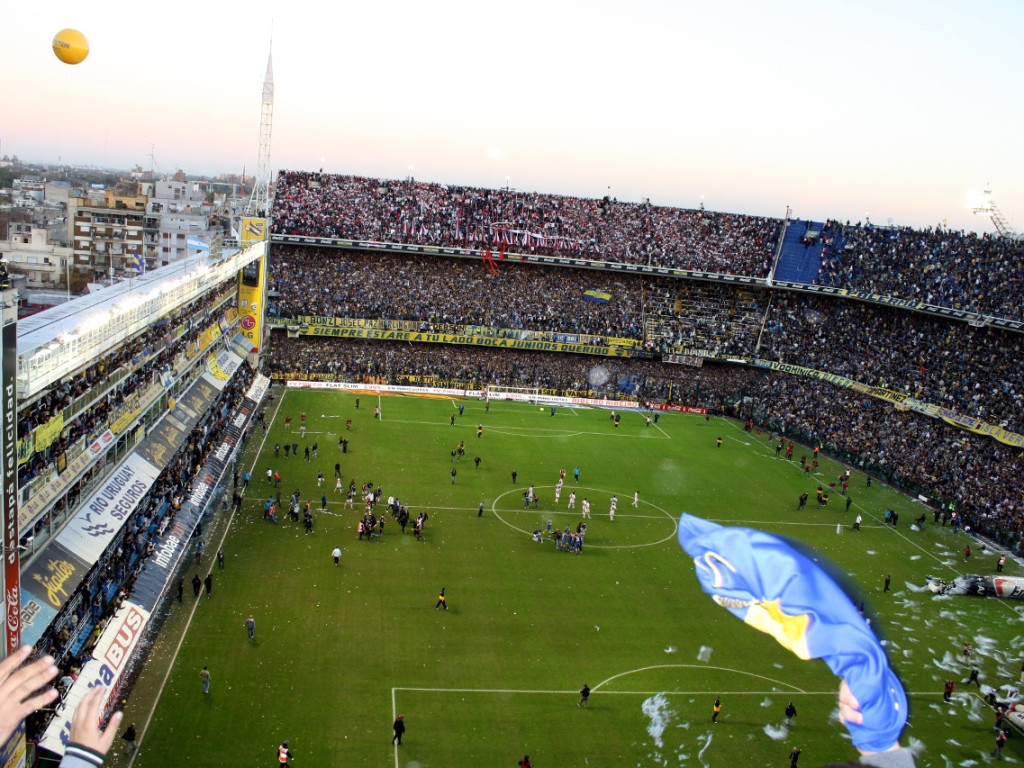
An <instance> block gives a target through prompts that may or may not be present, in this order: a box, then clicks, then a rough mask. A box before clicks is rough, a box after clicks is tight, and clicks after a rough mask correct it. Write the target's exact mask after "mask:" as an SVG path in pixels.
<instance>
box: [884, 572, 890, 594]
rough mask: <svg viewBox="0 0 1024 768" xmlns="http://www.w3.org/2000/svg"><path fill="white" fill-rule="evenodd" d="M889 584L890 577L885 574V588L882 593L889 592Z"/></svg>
mask: <svg viewBox="0 0 1024 768" xmlns="http://www.w3.org/2000/svg"><path fill="white" fill-rule="evenodd" d="M890 582H892V575H891V574H888V573H887V574H885V586H884V587H883V588H882V592H888V591H889V584H890Z"/></svg>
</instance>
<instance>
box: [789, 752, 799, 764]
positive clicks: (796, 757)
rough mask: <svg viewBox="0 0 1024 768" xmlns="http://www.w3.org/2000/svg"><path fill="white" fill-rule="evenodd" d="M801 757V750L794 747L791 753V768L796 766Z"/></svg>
mask: <svg viewBox="0 0 1024 768" xmlns="http://www.w3.org/2000/svg"><path fill="white" fill-rule="evenodd" d="M799 759H800V750H799V749H797V748H796V747H793V751H792V752H790V753H789V768H796V761H797V760H799Z"/></svg>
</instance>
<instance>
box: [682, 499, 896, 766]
mask: <svg viewBox="0 0 1024 768" xmlns="http://www.w3.org/2000/svg"><path fill="white" fill-rule="evenodd" d="M679 543H680V544H681V545H682V547H683V549H684V550H686V552H687V554H689V555H690V556H691V557H693V561H694V564H695V565H696V566H697V578H698V579H699V580H700V585H701V588H702V589H703V590H704V591H705V592H707V593H708V594H709V595H711V598H712V599H713V600H714V601H715V602H716V603H718V604H719V605H721V606H723V607H725V608H727V609H729V611H730V612H731V613H733V614H734V615H735V616H738V617H739V618H741V619H743V621H745V622H746V623H747V624H749V625H750V626H752V627H754V628H755V629H759V630H761V631H762V632H766V633H767V634H769V635H771V636H772V637H774V638H775V639H776V640H778V641H779V643H781V644H782V645H783V646H784V647H785V648H788V649H789V650H790V651H792V652H793V653H795V654H796V655H797V656H799V657H800V658H801V659H822V660H823V661H824V662H825V663H826V664H827V665H828V667H829V669H831V670H832V671H833V672H834V673H835V674H836V675H837V676H839V677H841V678H842V679H844V680H845V681H846V684H847V686H848V687H849V688H850V691H851V692H852V693H853V695H854V696H856V697H857V700H858V701H859V702H860V712H861V714H862V715H863V717H864V722H863V723H861V724H857V723H851V722H847V723H846V727H847V728H848V729H849V731H850V735H851V736H852V737H853V743H854V745H856V746H857V747H858V748H859V749H861V750H863V751H865V752H884V751H886V750H888V749H891V748H892V747H893V746H894V745H895V744H896V743H897V742H898V740H899V735H900V731H902V730H903V726H904V725H905V724H906V721H907V697H906V694H904V692H903V686H902V684H901V683H900V681H899V679H898V678H897V677H896V674H895V673H894V672H893V671H892V669H891V668H890V667H889V660H888V659H887V658H886V655H885V651H884V650H883V648H882V646H881V644H880V643H879V642H878V638H876V637H875V634H874V633H873V632H872V631H871V628H870V627H869V626H868V624H867V622H866V621H865V620H864V617H863V616H861V615H860V612H859V611H858V610H857V607H856V606H855V605H854V604H853V601H852V599H851V598H850V597H849V596H848V595H847V594H846V593H845V592H843V590H842V589H841V588H840V587H839V585H838V584H836V583H835V581H833V580H832V578H831V577H830V576H829V575H828V574H827V573H825V571H824V570H822V568H821V567H820V566H818V565H817V564H816V563H815V562H814V561H812V560H811V559H810V558H808V557H807V556H806V555H804V554H802V553H801V552H800V551H799V550H797V549H795V548H794V547H793V546H792V545H791V544H789V543H787V542H786V541H784V540H783V539H780V538H778V537H777V536H772V535H770V534H767V533H764V532H763V531H756V530H753V529H750V528H726V527H724V526H721V525H717V524H715V523H711V522H708V521H707V520H702V519H700V518H698V517H693V516H691V515H685V514H684V515H683V516H682V517H681V518H680V520H679Z"/></svg>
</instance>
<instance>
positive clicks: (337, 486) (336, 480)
mask: <svg viewBox="0 0 1024 768" xmlns="http://www.w3.org/2000/svg"><path fill="white" fill-rule="evenodd" d="M334 492H335V493H342V489H341V475H338V477H336V478H334Z"/></svg>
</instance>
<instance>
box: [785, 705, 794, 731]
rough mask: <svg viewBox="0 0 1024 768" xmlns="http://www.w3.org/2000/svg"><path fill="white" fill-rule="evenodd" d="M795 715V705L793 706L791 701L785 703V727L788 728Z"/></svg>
mask: <svg viewBox="0 0 1024 768" xmlns="http://www.w3.org/2000/svg"><path fill="white" fill-rule="evenodd" d="M794 717H796V707H795V706H793V702H792V701H791V702H789V704H787V705H786V727H787V728H789V727H790V726H791V725H792V724H793V718H794Z"/></svg>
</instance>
